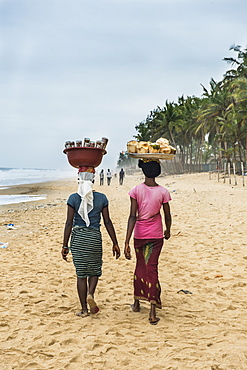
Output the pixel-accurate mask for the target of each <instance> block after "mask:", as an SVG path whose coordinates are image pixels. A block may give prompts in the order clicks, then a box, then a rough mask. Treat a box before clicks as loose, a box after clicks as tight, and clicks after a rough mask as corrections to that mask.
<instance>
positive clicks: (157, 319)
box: [149, 316, 160, 325]
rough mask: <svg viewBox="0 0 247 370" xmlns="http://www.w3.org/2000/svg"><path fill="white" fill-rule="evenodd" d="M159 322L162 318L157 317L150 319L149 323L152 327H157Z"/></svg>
mask: <svg viewBox="0 0 247 370" xmlns="http://www.w3.org/2000/svg"><path fill="white" fill-rule="evenodd" d="M159 321H160V318H159V317H157V316H155V317H149V322H150V324H151V325H157V324H158V322H159Z"/></svg>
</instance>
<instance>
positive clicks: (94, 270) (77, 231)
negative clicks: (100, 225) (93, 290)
mask: <svg viewBox="0 0 247 370" xmlns="http://www.w3.org/2000/svg"><path fill="white" fill-rule="evenodd" d="M70 250H71V253H72V257H73V263H74V265H75V269H76V275H77V276H78V277H79V278H81V279H84V278H85V277H87V276H101V274H102V237H101V232H100V231H99V230H96V229H93V228H90V227H80V226H75V227H74V228H73V230H72V234H71V242H70Z"/></svg>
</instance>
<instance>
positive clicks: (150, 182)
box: [124, 176, 172, 322]
mask: <svg viewBox="0 0 247 370" xmlns="http://www.w3.org/2000/svg"><path fill="white" fill-rule="evenodd" d="M144 184H145V185H147V186H151V187H154V186H158V185H159V184H157V183H156V181H155V178H148V177H146V176H145V181H144ZM130 202H131V203H130V214H129V218H128V224H127V232H126V238H125V247H124V255H125V258H127V259H128V260H130V259H131V253H130V246H129V242H130V238H131V235H132V233H133V230H134V227H135V223H136V218H137V212H138V206H137V201H136V199H134V198H130ZM163 211H164V219H165V226H166V229H165V231H164V238H165V239H166V240H168V239H169V238H170V236H171V234H170V229H171V224H172V219H171V213H170V206H169V203H163ZM131 307H132V310H133V311H134V312H139V311H140V302H139V300H138V299H135V300H134V304H133V305H132V306H131ZM149 320H150V321H152V322H155V321H158V320H159V319H158V317H157V316H156V305H155V304H153V303H151V308H150V314H149Z"/></svg>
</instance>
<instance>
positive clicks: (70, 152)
mask: <svg viewBox="0 0 247 370" xmlns="http://www.w3.org/2000/svg"><path fill="white" fill-rule="evenodd" d="M63 152H64V154H67V158H68V162H69V164H70V165H71V166H72V167H75V168H79V167H82V166H89V167H91V166H92V167H97V166H99V165H100V163H101V161H102V158H103V155H105V154H106V153H107V152H106V150H104V149H101V148H90V147H89V148H87V147H81V148H80V147H74V148H66V149H64V151H63Z"/></svg>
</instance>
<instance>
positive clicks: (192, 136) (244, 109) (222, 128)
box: [119, 45, 247, 172]
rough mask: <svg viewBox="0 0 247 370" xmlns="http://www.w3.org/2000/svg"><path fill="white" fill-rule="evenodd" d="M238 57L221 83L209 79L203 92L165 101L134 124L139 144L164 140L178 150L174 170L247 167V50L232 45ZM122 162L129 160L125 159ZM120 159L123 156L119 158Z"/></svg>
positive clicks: (232, 59)
mask: <svg viewBox="0 0 247 370" xmlns="http://www.w3.org/2000/svg"><path fill="white" fill-rule="evenodd" d="M230 50H232V51H234V52H235V53H237V56H236V58H233V57H225V58H223V61H225V62H227V63H228V64H230V65H231V68H230V69H229V70H227V71H226V72H225V74H224V75H223V77H222V80H221V81H215V79H213V78H211V80H210V81H209V88H207V87H205V86H204V85H202V84H201V87H202V94H201V96H200V97H196V96H187V97H185V96H181V97H178V99H177V101H176V102H174V101H173V102H169V101H168V100H166V101H165V104H164V106H163V107H160V106H157V108H155V109H154V110H153V111H151V112H150V113H149V114H148V115H147V118H146V119H144V120H143V121H142V122H140V123H138V124H137V125H136V126H135V129H136V131H137V134H136V135H134V137H135V138H136V139H137V140H144V141H151V142H155V140H157V138H159V137H165V138H167V139H168V140H169V141H170V143H171V145H173V146H174V147H175V148H176V149H177V154H176V156H175V158H174V160H173V161H172V162H173V164H172V165H171V167H172V169H173V171H174V172H184V171H189V172H192V171H200V170H203V168H204V169H205V168H206V167H205V166H206V165H208V168H210V164H212V163H214V164H213V166H217V168H220V169H222V168H223V166H225V165H226V163H229V162H230V163H233V162H234V163H236V168H237V169H238V168H240V162H243V163H244V166H245V167H246V163H247V49H244V50H242V48H241V46H239V45H232V46H231V47H230ZM124 160H128V159H126V158H124ZM119 161H123V158H121V157H119Z"/></svg>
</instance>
